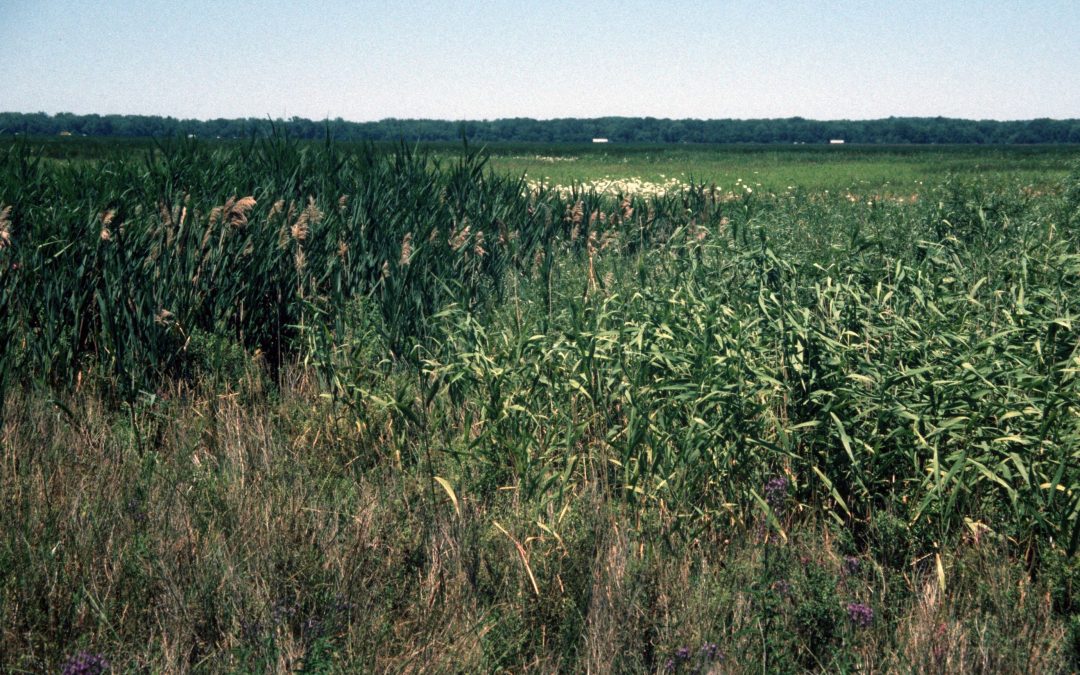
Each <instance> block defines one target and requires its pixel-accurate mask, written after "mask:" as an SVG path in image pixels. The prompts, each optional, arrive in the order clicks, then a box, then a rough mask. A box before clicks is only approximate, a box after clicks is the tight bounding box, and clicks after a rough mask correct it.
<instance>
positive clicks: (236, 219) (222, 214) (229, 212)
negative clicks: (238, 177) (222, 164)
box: [166, 195, 255, 227]
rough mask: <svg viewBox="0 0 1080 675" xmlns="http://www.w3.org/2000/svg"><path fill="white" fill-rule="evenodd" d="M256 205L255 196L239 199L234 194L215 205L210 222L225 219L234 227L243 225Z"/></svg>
mask: <svg viewBox="0 0 1080 675" xmlns="http://www.w3.org/2000/svg"><path fill="white" fill-rule="evenodd" d="M254 206H255V198H254V197H252V196H248V197H241V198H240V199H237V198H236V195H233V196H232V197H229V198H228V199H227V200H226V201H225V204H224V205H223V206H215V207H214V208H213V209H212V210H211V211H210V224H211V225H216V224H217V223H218V222H220V221H223V222H227V223H228V224H229V225H232V226H233V227H243V226H244V225H246V224H247V221H248V219H247V214H248V211H250V210H251V209H252V208H253V207H254ZM166 215H167V214H166ZM169 224H171V223H169Z"/></svg>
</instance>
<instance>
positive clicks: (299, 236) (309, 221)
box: [289, 197, 323, 241]
mask: <svg viewBox="0 0 1080 675" xmlns="http://www.w3.org/2000/svg"><path fill="white" fill-rule="evenodd" d="M289 211H290V212H291V211H292V208H291V207H290V209H289ZM322 219H323V212H322V211H320V210H319V207H318V206H317V205H316V204H315V198H314V197H308V205H307V206H305V207H304V210H303V211H301V212H300V217H299V218H297V219H296V222H295V223H293V224H292V227H291V228H289V232H290V233H291V234H292V238H293V239H295V240H296V241H304V240H305V239H307V238H308V235H309V234H311V226H312V225H318V224H319V223H320V222H322Z"/></svg>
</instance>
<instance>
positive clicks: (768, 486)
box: [765, 476, 788, 511]
mask: <svg viewBox="0 0 1080 675" xmlns="http://www.w3.org/2000/svg"><path fill="white" fill-rule="evenodd" d="M787 489H788V480H787V478H784V477H783V476H777V477H776V478H773V479H770V480H769V482H768V483H765V501H766V502H768V504H769V507H770V508H772V510H774V511H776V510H777V509H779V508H780V507H781V506H782V505H783V504H784V498H785V497H787Z"/></svg>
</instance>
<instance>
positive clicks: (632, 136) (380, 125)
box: [0, 112, 1080, 144]
mask: <svg viewBox="0 0 1080 675" xmlns="http://www.w3.org/2000/svg"><path fill="white" fill-rule="evenodd" d="M275 128H276V129H278V130H284V131H285V133H287V134H288V135H289V136H291V137H294V138H323V137H325V136H326V134H327V133H329V134H330V135H332V136H333V137H334V138H336V139H339V140H365V141H397V140H402V139H403V140H407V141H457V140H460V139H461V137H462V135H464V136H466V137H467V138H468V139H469V140H472V141H478V142H485V143H490V142H539V143H588V142H590V141H591V140H592V139H594V138H606V139H608V140H609V141H610V142H612V143H787V144H791V143H827V142H829V141H830V140H834V139H836V140H844V141H845V142H847V143H875V144H904V143H916V144H927V143H942V144H945V143H958V144H1017V143H1080V119H1067V120H1054V119H1034V120H1024V121H1010V122H1000V121H994V120H964V119H950V118H945V117H890V118H887V119H878V120H828V121H824V120H808V119H804V118H802V117H789V118H784V119H756V120H733V119H725V120H697V119H681V120H675V119H658V118H655V117H598V118H592V119H578V118H565V119H553V120H534V119H529V118H524V117H517V118H511V119H497V120H490V121H488V120H483V121H448V120H426V119H393V118H391V119H384V120H380V121H378V122H347V121H345V120H343V119H341V118H340V117H339V118H337V119H333V120H323V121H317V120H309V119H304V118H300V117H291V118H289V119H284V120H283V119H278V120H269V119H258V118H246V119H212V120H193V119H177V118H175V117H158V116H153V115H75V114H72V113H58V114H56V115H48V114H45V113H15V112H6V113H0V135H13V134H23V135H30V136H55V135H59V134H71V135H78V136H106V137H107V136H112V137H127V138H139V137H170V136H189V135H191V136H196V137H199V138H245V137H249V136H252V135H265V134H269V133H272V130H273V129H275Z"/></svg>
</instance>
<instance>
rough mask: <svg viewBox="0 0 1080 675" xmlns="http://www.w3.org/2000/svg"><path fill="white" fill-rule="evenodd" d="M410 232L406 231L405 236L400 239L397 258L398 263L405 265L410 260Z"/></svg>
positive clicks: (411, 250)
mask: <svg viewBox="0 0 1080 675" xmlns="http://www.w3.org/2000/svg"><path fill="white" fill-rule="evenodd" d="M412 253H413V249H412V232H406V233H405V238H404V239H402V240H401V258H399V259H398V265H399V266H401V267H405V266H407V265H408V264H409V262H410V261H411V260H412Z"/></svg>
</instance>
